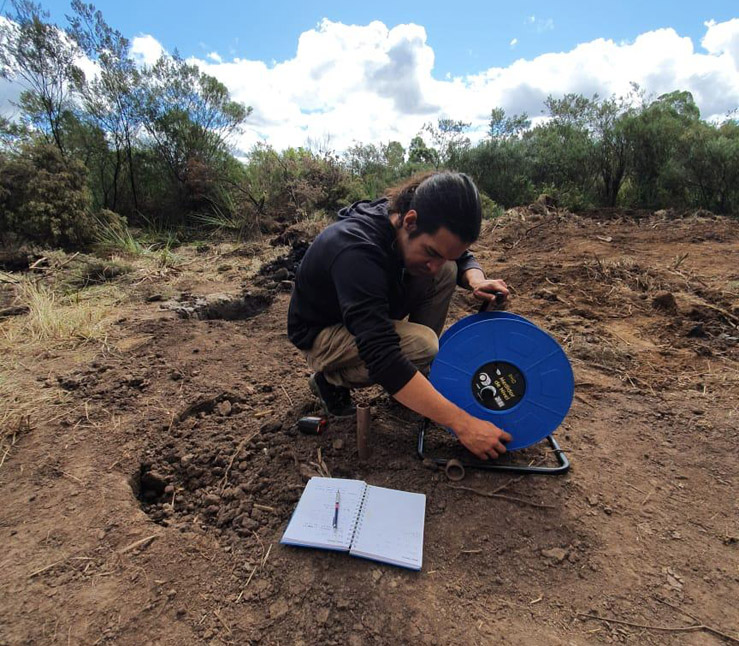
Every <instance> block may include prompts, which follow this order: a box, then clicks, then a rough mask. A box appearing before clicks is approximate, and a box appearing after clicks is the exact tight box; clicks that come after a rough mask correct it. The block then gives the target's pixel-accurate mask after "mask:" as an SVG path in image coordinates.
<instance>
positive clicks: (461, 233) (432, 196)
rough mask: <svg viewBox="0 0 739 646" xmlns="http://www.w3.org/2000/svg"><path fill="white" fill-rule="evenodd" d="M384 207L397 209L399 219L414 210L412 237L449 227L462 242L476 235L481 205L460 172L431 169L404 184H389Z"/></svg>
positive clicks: (473, 189)
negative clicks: (386, 205) (414, 218)
mask: <svg viewBox="0 0 739 646" xmlns="http://www.w3.org/2000/svg"><path fill="white" fill-rule="evenodd" d="M385 195H386V196H387V198H388V200H389V206H388V211H389V212H390V213H391V214H393V213H398V214H399V215H400V221H401V222H402V221H403V218H404V217H405V214H406V213H408V211H410V210H414V211H415V212H416V213H417V214H418V220H417V227H418V228H417V229H416V230H415V231H414V232H413V234H412V237H416V236H417V235H420V234H422V233H429V234H432V235H433V234H434V233H436V232H437V231H438V230H439V228H441V227H445V228H447V229H449V231H451V232H452V233H453V234H454V235H456V236H457V237H458V238H459V239H460V240H461V241H462V242H464V243H465V244H471V243H473V242H474V241H475V240H477V238H478V236H479V235H480V223H481V221H482V206H481V204H480V194H479V193H478V192H477V187H476V186H475V183H474V182H473V181H472V180H471V179H470V178H469V177H468V176H467V175H465V174H464V173H452V172H449V171H431V172H427V173H420V174H418V175H414V176H413V177H411V178H410V179H409V180H408V181H407V182H405V183H404V184H400V185H399V186H394V187H392V188H389V189H388V190H387V191H386V192H385Z"/></svg>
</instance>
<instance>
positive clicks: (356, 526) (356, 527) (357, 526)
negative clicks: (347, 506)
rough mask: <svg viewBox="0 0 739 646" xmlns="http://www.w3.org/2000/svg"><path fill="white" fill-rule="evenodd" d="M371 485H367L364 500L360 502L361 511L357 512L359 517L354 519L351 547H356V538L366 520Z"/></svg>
mask: <svg viewBox="0 0 739 646" xmlns="http://www.w3.org/2000/svg"><path fill="white" fill-rule="evenodd" d="M369 488H370V486H369V485H365V487H364V493H363V494H362V500H360V501H359V509H358V510H357V517H356V518H355V519H354V531H353V532H352V537H351V540H350V541H349V547H350V548H351V547H352V546H353V545H354V538H355V537H356V535H357V534H358V533H359V530H360V529H361V527H362V521H363V520H364V503H365V501H366V500H367V496H368V495H369Z"/></svg>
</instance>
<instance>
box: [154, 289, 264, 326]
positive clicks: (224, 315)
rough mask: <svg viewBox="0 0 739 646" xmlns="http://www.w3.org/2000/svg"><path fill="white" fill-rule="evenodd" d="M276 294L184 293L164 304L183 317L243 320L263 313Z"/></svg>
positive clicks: (262, 292) (166, 307) (260, 292)
mask: <svg viewBox="0 0 739 646" xmlns="http://www.w3.org/2000/svg"><path fill="white" fill-rule="evenodd" d="M273 300H274V294H271V293H269V292H267V291H259V292H253V293H252V292H246V293H244V294H240V295H234V294H209V295H208V296H193V295H191V294H183V295H181V296H180V299H179V300H177V301H170V302H168V303H164V304H162V307H163V308H164V309H171V310H174V311H175V312H176V313H177V314H178V315H179V316H180V317H181V318H187V319H190V318H193V319H200V320H215V319H219V320H223V321H243V320H245V319H249V318H252V317H253V316H256V315H257V314H260V313H262V312H263V311H265V310H266V309H268V308H269V306H270V305H271V304H272V301H273Z"/></svg>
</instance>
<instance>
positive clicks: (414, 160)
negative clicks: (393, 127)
mask: <svg viewBox="0 0 739 646" xmlns="http://www.w3.org/2000/svg"><path fill="white" fill-rule="evenodd" d="M408 163H409V164H414V165H416V166H422V167H423V166H433V167H434V168H438V167H439V153H438V152H437V151H436V150H435V149H434V148H431V147H429V146H427V145H426V142H425V141H424V140H423V137H421V136H420V135H416V136H415V137H413V139H411V143H410V145H409V146H408Z"/></svg>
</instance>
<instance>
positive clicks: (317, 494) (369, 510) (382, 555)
mask: <svg viewBox="0 0 739 646" xmlns="http://www.w3.org/2000/svg"><path fill="white" fill-rule="evenodd" d="M337 491H338V492H339V499H340V504H339V513H338V518H337V523H336V527H334V526H333V521H334V508H335V502H336V493H337ZM425 514H426V496H424V495H423V494H420V493H410V492H408V491H399V490H397V489H386V488H384V487H375V486H373V485H368V484H367V483H366V482H362V481H361V480H346V479H342V478H311V479H310V480H309V481H308V484H307V485H306V486H305V490H304V491H303V495H302V496H300V500H299V501H298V506H297V507H296V508H295V511H294V512H293V515H292V518H291V519H290V522H289V523H288V525H287V529H286V530H285V533H284V534H283V535H282V540H281V541H280V542H281V543H283V544H285V545H298V546H301V547H317V548H321V549H327V550H337V551H340V552H349V554H351V555H352V556H361V557H363V558H367V559H372V560H374V561H381V562H382V563H390V564H391V565H398V566H400V567H406V568H410V569H412V570H420V569H421V562H422V560H423V526H424V520H425Z"/></svg>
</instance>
